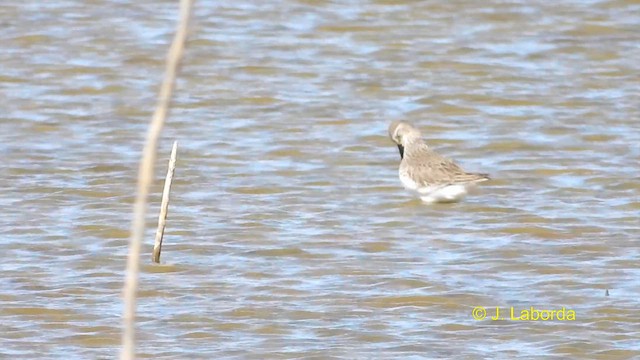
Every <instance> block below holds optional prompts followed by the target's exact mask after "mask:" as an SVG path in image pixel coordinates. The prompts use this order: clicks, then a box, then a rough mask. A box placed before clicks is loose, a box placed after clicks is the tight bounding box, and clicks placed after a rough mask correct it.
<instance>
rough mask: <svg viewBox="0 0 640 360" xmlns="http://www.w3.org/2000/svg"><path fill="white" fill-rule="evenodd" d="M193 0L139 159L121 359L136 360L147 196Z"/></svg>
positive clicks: (184, 0) (185, 8)
mask: <svg viewBox="0 0 640 360" xmlns="http://www.w3.org/2000/svg"><path fill="white" fill-rule="evenodd" d="M193 1H194V0H181V1H180V20H179V22H178V26H177V30H176V34H175V36H174V38H173V41H172V43H171V47H170V48H169V53H168V54H167V64H166V68H165V74H164V78H163V80H162V85H161V87H160V93H159V95H158V102H157V105H156V109H155V111H154V113H153V117H152V119H151V124H150V125H149V130H148V131H147V138H146V142H145V146H144V150H143V152H142V160H141V162H140V167H139V169H138V186H137V193H136V200H135V204H134V208H133V220H132V222H131V237H130V239H129V255H128V258H127V269H126V275H125V282H124V286H123V302H124V309H123V314H122V319H123V324H122V325H123V330H122V349H121V351H120V359H122V360H132V359H135V351H136V350H135V317H136V300H137V299H136V296H137V291H138V276H139V275H138V274H139V271H140V248H141V245H142V237H143V236H144V230H145V217H146V210H147V198H148V196H149V188H150V187H151V182H152V179H153V169H154V164H155V159H156V151H157V147H158V139H159V137H160V133H161V131H162V128H163V126H164V122H165V119H166V117H167V113H168V112H169V103H170V102H171V97H172V94H173V89H174V87H175V82H176V74H177V72H178V68H179V64H180V60H181V59H182V54H183V52H184V46H185V42H186V38H187V30H188V25H189V18H190V17H191V8H192V7H193Z"/></svg>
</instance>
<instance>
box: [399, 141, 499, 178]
mask: <svg viewBox="0 0 640 360" xmlns="http://www.w3.org/2000/svg"><path fill="white" fill-rule="evenodd" d="M404 158H405V160H406V162H405V163H406V170H407V172H408V173H409V174H410V176H411V177H412V178H413V179H414V180H415V181H416V182H417V183H418V184H420V185H422V186H437V185H449V184H463V183H470V182H480V181H485V180H488V179H489V176H488V175H487V174H471V173H467V172H465V171H464V170H463V169H462V168H461V167H460V166H459V165H458V164H456V163H454V162H453V161H452V160H450V159H447V158H446V157H444V156H442V155H440V154H438V153H436V152H435V151H433V150H431V149H430V148H429V147H428V146H427V145H426V144H420V145H419V146H416V147H415V148H413V149H411V151H410V152H408V151H406V149H405V156H404Z"/></svg>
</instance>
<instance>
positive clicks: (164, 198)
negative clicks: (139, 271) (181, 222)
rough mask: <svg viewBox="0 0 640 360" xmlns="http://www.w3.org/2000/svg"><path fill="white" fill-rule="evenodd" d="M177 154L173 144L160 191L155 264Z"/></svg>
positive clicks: (154, 254)
mask: <svg viewBox="0 0 640 360" xmlns="http://www.w3.org/2000/svg"><path fill="white" fill-rule="evenodd" d="M177 152H178V142H177V141H174V142H173V148H172V149H171V158H170V159H169V168H168V169H167V177H166V178H165V180H164V190H163V191H162V204H161V205H160V215H159V216H158V229H157V230H156V241H155V243H154V245H153V255H152V257H151V258H152V260H153V262H155V263H159V262H160V253H161V252H162V238H163V237H164V228H165V226H166V225H167V213H168V211H169V193H170V192H171V182H173V173H174V172H175V171H176V154H177Z"/></svg>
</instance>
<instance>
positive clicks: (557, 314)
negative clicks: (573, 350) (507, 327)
mask: <svg viewBox="0 0 640 360" xmlns="http://www.w3.org/2000/svg"><path fill="white" fill-rule="evenodd" d="M471 316H473V318H474V319H475V320H485V319H487V320H492V321H498V320H512V321H574V320H575V319H576V312H575V310H572V309H567V308H566V307H564V306H563V307H561V308H559V309H537V308H535V307H533V306H530V307H528V308H525V309H518V308H516V307H514V306H511V307H508V308H502V307H498V306H496V307H487V308H485V307H483V306H476V307H475V308H473V311H472V312H471Z"/></svg>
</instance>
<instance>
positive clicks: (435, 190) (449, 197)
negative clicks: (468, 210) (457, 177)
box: [400, 172, 468, 203]
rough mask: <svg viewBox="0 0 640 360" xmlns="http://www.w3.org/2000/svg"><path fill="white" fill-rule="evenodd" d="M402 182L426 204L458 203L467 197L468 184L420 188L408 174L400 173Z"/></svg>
mask: <svg viewBox="0 0 640 360" xmlns="http://www.w3.org/2000/svg"><path fill="white" fill-rule="evenodd" d="M400 181H401V182H402V185H403V186H404V188H405V189H407V190H409V191H411V192H414V193H416V194H417V195H418V196H419V197H420V199H421V200H422V201H424V202H426V203H439V202H456V201H459V200H461V199H462V198H464V197H465V195H467V190H468V189H467V184H456V185H442V186H420V185H418V184H417V183H416V182H415V181H413V179H411V178H410V177H409V176H407V174H404V173H402V172H401V173H400Z"/></svg>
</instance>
